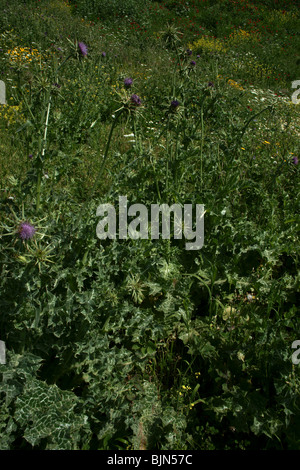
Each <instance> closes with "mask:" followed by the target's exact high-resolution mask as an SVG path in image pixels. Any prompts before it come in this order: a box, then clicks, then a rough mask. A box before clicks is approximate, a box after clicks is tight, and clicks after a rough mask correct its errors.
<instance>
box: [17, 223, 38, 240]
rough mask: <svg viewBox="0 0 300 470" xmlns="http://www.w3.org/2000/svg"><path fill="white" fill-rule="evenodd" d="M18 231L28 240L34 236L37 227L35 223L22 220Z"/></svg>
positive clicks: (21, 236)
mask: <svg viewBox="0 0 300 470" xmlns="http://www.w3.org/2000/svg"><path fill="white" fill-rule="evenodd" d="M18 232H19V236H20V238H22V240H28V239H30V238H32V237H33V236H34V234H35V232H36V229H35V228H34V226H33V225H31V224H29V223H28V222H22V223H21V224H20V227H19V230H18Z"/></svg>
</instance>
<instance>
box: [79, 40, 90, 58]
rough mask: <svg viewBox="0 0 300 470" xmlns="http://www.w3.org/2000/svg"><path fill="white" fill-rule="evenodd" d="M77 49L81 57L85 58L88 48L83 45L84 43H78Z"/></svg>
mask: <svg viewBox="0 0 300 470" xmlns="http://www.w3.org/2000/svg"><path fill="white" fill-rule="evenodd" d="M78 48H79V52H80V53H81V54H82V55H83V57H85V56H86V55H87V52H88V48H87V46H86V45H85V44H84V42H79V43H78Z"/></svg>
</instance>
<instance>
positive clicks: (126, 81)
mask: <svg viewBox="0 0 300 470" xmlns="http://www.w3.org/2000/svg"><path fill="white" fill-rule="evenodd" d="M132 83H133V80H132V78H125V79H124V86H125V88H130V87H131V85H132Z"/></svg>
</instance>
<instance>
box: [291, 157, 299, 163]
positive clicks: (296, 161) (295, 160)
mask: <svg viewBox="0 0 300 470" xmlns="http://www.w3.org/2000/svg"><path fill="white" fill-rule="evenodd" d="M292 160H293V163H294V165H298V162H299V160H298V157H293V158H292Z"/></svg>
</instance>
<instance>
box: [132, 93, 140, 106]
mask: <svg viewBox="0 0 300 470" xmlns="http://www.w3.org/2000/svg"><path fill="white" fill-rule="evenodd" d="M130 101H131V103H132V104H134V105H135V106H140V105H141V104H142V101H141V98H140V97H139V96H138V95H131V97H130Z"/></svg>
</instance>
